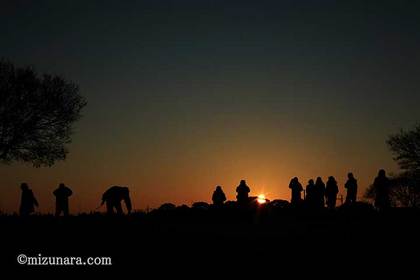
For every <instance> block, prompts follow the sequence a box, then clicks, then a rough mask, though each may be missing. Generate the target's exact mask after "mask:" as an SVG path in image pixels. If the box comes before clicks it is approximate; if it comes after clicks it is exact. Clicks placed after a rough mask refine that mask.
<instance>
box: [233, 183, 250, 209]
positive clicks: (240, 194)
mask: <svg viewBox="0 0 420 280" xmlns="http://www.w3.org/2000/svg"><path fill="white" fill-rule="evenodd" d="M250 191H251V190H250V189H249V187H248V186H247V185H246V182H245V180H241V182H240V183H239V186H238V187H237V188H236V193H237V195H236V199H237V201H238V203H239V204H242V205H246V204H247V203H248V202H249V198H248V194H249V192H250Z"/></svg>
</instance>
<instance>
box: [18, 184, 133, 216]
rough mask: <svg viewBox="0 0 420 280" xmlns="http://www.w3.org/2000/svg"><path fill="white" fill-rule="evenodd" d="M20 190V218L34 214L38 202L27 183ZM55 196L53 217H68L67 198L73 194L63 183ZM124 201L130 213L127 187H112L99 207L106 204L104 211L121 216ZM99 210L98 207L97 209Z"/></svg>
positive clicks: (104, 195)
mask: <svg viewBox="0 0 420 280" xmlns="http://www.w3.org/2000/svg"><path fill="white" fill-rule="evenodd" d="M20 188H21V190H22V196H21V203H20V208H19V213H20V215H21V216H29V215H30V214H31V213H33V212H35V207H38V206H39V205H38V201H37V199H36V198H35V195H34V194H33V192H32V190H31V189H30V188H29V186H28V184H27V183H22V184H21V185H20ZM53 194H54V196H55V202H56V203H55V215H56V216H60V215H61V214H63V216H68V215H69V197H70V196H71V195H72V194H73V191H72V190H71V189H70V188H69V187H67V186H66V185H64V184H63V183H61V184H59V186H58V188H57V189H56V190H55V191H53ZM122 201H124V203H125V206H126V208H127V212H128V213H130V212H131V210H132V206H131V199H130V192H129V190H128V188H127V187H120V186H112V187H110V188H109V189H107V190H106V191H105V192H104V193H103V195H102V202H101V205H100V207H101V206H102V205H104V204H106V210H107V213H108V214H113V213H115V212H114V210H115V211H116V213H117V214H123V210H122V206H121V202H122ZM98 208H99V207H98Z"/></svg>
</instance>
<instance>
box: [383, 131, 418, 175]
mask: <svg viewBox="0 0 420 280" xmlns="http://www.w3.org/2000/svg"><path fill="white" fill-rule="evenodd" d="M387 144H388V146H389V148H390V150H391V152H392V153H393V154H394V160H396V161H397V163H398V165H399V166H400V168H401V169H402V170H404V171H406V172H410V173H413V172H414V173H419V172H420V124H418V125H417V126H416V127H415V128H414V129H413V130H409V131H404V130H401V131H400V132H399V133H397V134H393V135H391V136H390V137H389V138H388V140H387Z"/></svg>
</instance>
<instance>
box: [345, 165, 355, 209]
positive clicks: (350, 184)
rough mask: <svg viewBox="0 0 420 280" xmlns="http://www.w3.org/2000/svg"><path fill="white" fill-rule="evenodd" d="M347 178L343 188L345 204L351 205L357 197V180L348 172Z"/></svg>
mask: <svg viewBox="0 0 420 280" xmlns="http://www.w3.org/2000/svg"><path fill="white" fill-rule="evenodd" d="M347 178H348V179H347V182H346V184H345V185H344V188H346V189H347V195H346V204H348V205H351V204H354V203H355V202H356V199H357V180H356V179H355V178H354V176H353V173H349V174H348V175H347Z"/></svg>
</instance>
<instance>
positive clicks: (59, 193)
mask: <svg viewBox="0 0 420 280" xmlns="http://www.w3.org/2000/svg"><path fill="white" fill-rule="evenodd" d="M53 194H54V195H55V215H56V216H60V214H61V212H63V215H64V216H68V215H69V197H70V196H71V195H72V194H73V192H72V191H71V189H69V188H68V187H66V186H65V185H64V184H63V183H61V184H60V185H59V186H58V188H57V189H56V190H55V191H54V192H53Z"/></svg>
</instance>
